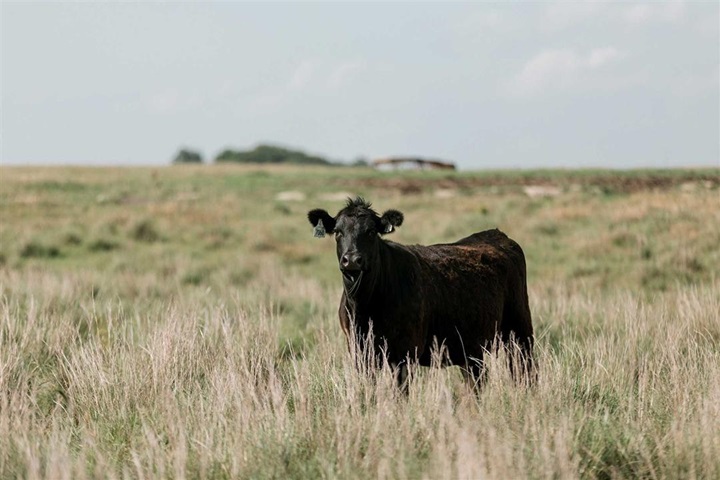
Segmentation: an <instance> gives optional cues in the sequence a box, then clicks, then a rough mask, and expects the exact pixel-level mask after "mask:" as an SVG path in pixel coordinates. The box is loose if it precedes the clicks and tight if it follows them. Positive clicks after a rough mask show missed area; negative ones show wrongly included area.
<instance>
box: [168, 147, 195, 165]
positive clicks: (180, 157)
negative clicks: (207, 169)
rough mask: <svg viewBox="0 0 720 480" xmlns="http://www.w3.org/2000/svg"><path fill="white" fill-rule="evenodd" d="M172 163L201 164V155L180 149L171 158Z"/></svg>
mask: <svg viewBox="0 0 720 480" xmlns="http://www.w3.org/2000/svg"><path fill="white" fill-rule="evenodd" d="M172 163H174V164H176V165H177V164H183V163H203V159H202V155H200V154H199V153H198V152H196V151H194V150H188V149H185V148H183V149H181V150H180V151H179V152H178V153H177V154H176V155H175V158H173V160H172Z"/></svg>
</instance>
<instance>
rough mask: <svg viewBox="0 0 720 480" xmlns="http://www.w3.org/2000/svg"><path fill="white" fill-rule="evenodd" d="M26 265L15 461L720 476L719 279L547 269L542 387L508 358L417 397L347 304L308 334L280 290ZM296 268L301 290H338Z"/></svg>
mask: <svg viewBox="0 0 720 480" xmlns="http://www.w3.org/2000/svg"><path fill="white" fill-rule="evenodd" d="M15 280H16V281H19V282H20V283H19V284H16V285H14V286H13V287H12V288H14V289H15V291H16V292H20V291H24V290H25V291H27V290H32V289H33V288H38V286H40V287H39V288H41V290H42V292H43V294H42V295H25V296H23V295H14V296H11V297H8V296H6V297H4V299H3V301H2V303H1V304H0V318H1V319H2V328H1V329H0V476H2V477H3V478H8V477H22V478H97V477H109V478H169V477H172V478H188V477H191V478H192V477H195V478H197V477H200V478H278V477H279V478H316V477H325V478H376V477H377V478H433V479H434V478H639V477H642V478H718V477H720V434H719V433H718V432H720V347H719V342H720V324H719V323H718V318H720V298H719V297H718V295H717V291H718V288H719V287H720V285H718V284H717V283H713V284H711V285H707V286H700V287H697V288H687V289H681V290H675V291H672V292H666V293H661V294H657V295H656V296H654V297H653V298H652V299H651V300H649V301H648V300H646V299H644V298H640V297H639V296H637V295H635V294H633V293H614V294H605V295H596V294H593V293H588V294H580V293H577V292H574V293H571V292H568V291H567V290H563V289H561V288H558V289H555V291H554V292H551V293H548V291H549V290H552V289H549V288H540V287H537V288H536V289H535V291H533V292H531V298H532V299H533V305H532V307H533V312H534V314H535V318H536V321H537V323H538V324H539V325H541V328H540V329H539V331H538V341H537V344H538V348H537V357H538V364H539V375H540V377H539V382H538V384H537V385H536V386H535V387H532V388H525V387H522V386H517V385H515V384H514V383H513V382H512V380H511V379H510V376H509V374H508V372H507V368H506V365H505V360H504V359H503V358H499V357H493V358H491V360H490V362H489V378H488V382H487V384H486V386H485V388H484V390H483V391H482V393H481V394H480V395H475V394H474V393H473V392H471V391H469V389H468V388H467V387H466V385H465V383H464V382H463V380H462V378H461V376H460V375H459V372H458V371H457V369H455V368H450V369H420V370H419V371H418V374H417V375H416V378H415V379H414V382H413V384H412V387H411V389H410V394H409V397H407V398H404V397H403V396H402V395H400V394H398V392H397V391H396V390H395V388H394V386H393V385H394V380H393V377H392V375H391V374H390V372H387V371H384V372H381V374H380V375H379V377H378V378H377V380H376V381H375V382H371V381H369V380H368V379H367V378H366V377H365V376H363V375H360V374H358V373H357V372H356V371H355V368H354V367H353V363H352V361H351V359H350V357H349V355H348V353H347V351H346V347H345V344H344V340H343V339H342V338H341V336H340V334H339V328H338V327H337V326H336V318H335V316H334V313H333V308H332V306H328V307H323V308H321V309H320V310H319V311H318V313H317V314H316V315H315V316H314V317H313V318H312V322H313V323H314V324H316V326H317V328H316V329H314V330H312V332H313V333H312V334H311V337H312V342H313V348H311V349H305V350H304V351H301V352H298V351H294V350H293V349H292V348H283V346H282V345H279V344H278V342H277V339H278V338H279V337H280V336H281V335H280V331H279V329H280V322H279V318H278V317H279V315H281V314H279V313H278V312H277V311H274V310H273V307H272V306H271V305H269V304H258V305H256V306H254V307H251V308H245V307H244V306H243V305H242V304H241V303H242V302H241V301H240V300H239V299H238V300H237V301H236V302H235V304H234V305H223V304H221V303H214V304H201V303H200V302H197V301H195V300H189V301H183V300H179V301H178V302H175V303H169V304H165V305H160V304H157V305H156V308H147V309H143V310H137V311H133V312H127V311H123V309H119V308H116V307H115V306H114V305H113V302H112V301H105V302H101V303H98V302H96V301H95V300H93V299H92V297H89V296H88V295H87V292H85V291H83V290H84V288H83V287H82V285H80V286H78V287H75V286H74V285H76V284H75V283H73V282H67V281H65V280H63V279H62V278H59V277H57V276H51V275H47V274H44V273H36V274H34V275H32V276H30V277H28V278H26V279H25V282H26V284H22V281H21V279H18V278H16V279H15ZM294 280H295V281H296V283H295V286H292V285H291V284H287V285H285V288H286V289H289V291H286V292H285V293H286V294H287V295H300V294H302V295H306V296H310V300H311V301H312V302H315V303H317V304H318V305H324V304H326V303H329V302H328V297H331V296H333V295H332V294H329V293H328V292H325V291H323V290H321V289H313V288H311V287H308V286H307V285H304V284H303V282H301V281H299V280H298V279H294ZM3 281H7V278H5V279H4V280H3ZM7 287H8V286H7V285H3V288H7ZM332 293H335V292H332ZM82 298H84V299H85V300H82V301H80V302H76V300H77V299H82Z"/></svg>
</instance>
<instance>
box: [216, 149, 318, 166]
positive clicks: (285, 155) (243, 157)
mask: <svg viewBox="0 0 720 480" xmlns="http://www.w3.org/2000/svg"><path fill="white" fill-rule="evenodd" d="M215 162H217V163H226V162H236V163H294V164H304V165H330V163H331V162H329V161H328V160H326V159H325V158H322V157H317V156H313V155H308V154H306V153H305V152H302V151H300V150H290V149H287V148H282V147H276V146H273V145H258V146H257V147H255V148H254V149H252V150H247V151H242V150H231V149H227V150H224V151H222V152H221V153H220V154H219V155H218V156H217V157H215Z"/></svg>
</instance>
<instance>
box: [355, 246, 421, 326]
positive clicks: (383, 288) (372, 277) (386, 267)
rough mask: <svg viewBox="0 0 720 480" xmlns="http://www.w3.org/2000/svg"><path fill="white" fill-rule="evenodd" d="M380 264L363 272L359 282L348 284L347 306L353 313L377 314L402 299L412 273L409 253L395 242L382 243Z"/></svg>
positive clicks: (363, 314)
mask: <svg viewBox="0 0 720 480" xmlns="http://www.w3.org/2000/svg"><path fill="white" fill-rule="evenodd" d="M378 257H379V258H378V260H379V261H378V262H377V265H375V266H373V269H372V270H369V271H367V272H365V273H364V275H363V277H362V280H361V281H360V285H358V286H351V285H348V284H346V285H345V296H346V299H347V303H348V307H349V308H350V310H351V311H352V313H353V314H354V315H359V316H369V315H373V316H374V315H376V314H378V313H379V312H382V311H383V309H385V308H387V305H388V304H390V303H392V304H397V303H398V302H401V301H402V297H403V296H404V295H403V294H404V292H405V290H406V289H407V285H408V279H409V278H411V276H412V273H411V271H412V269H411V262H410V258H409V257H410V254H409V253H408V252H407V251H406V250H405V249H404V248H403V247H402V246H401V245H398V244H395V243H387V242H384V241H383V242H381V244H380V251H379V255H378Z"/></svg>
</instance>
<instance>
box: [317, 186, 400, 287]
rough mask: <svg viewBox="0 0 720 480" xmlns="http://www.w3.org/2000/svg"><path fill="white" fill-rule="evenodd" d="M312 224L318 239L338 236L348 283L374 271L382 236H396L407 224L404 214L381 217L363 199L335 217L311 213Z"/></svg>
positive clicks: (322, 212)
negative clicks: (330, 235)
mask: <svg viewBox="0 0 720 480" xmlns="http://www.w3.org/2000/svg"><path fill="white" fill-rule="evenodd" d="M308 220H310V223H311V224H312V225H313V227H315V236H316V237H324V236H325V233H326V232H327V233H334V234H335V241H336V242H337V257H338V263H339V265H340V270H341V271H342V272H343V276H344V277H345V278H346V279H347V280H351V281H354V280H355V279H357V278H358V276H359V275H360V274H361V273H362V272H365V271H368V270H371V269H372V265H375V264H376V263H375V260H376V259H377V255H378V251H379V247H380V242H382V240H381V239H380V235H386V234H388V233H392V232H393V231H394V230H395V227H399V226H400V225H402V222H403V214H402V213H400V212H398V211H397V210H388V211H386V212H385V213H383V214H382V216H380V215H378V214H377V212H375V211H374V210H373V209H372V205H371V204H370V203H369V202H366V201H365V200H363V199H362V198H360V197H357V198H356V199H354V200H353V199H348V201H347V204H346V205H345V208H343V209H342V210H340V212H339V213H338V214H337V215H336V216H335V217H331V216H330V215H329V214H328V213H327V212H326V211H325V210H322V209H316V210H311V211H310V212H308Z"/></svg>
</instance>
